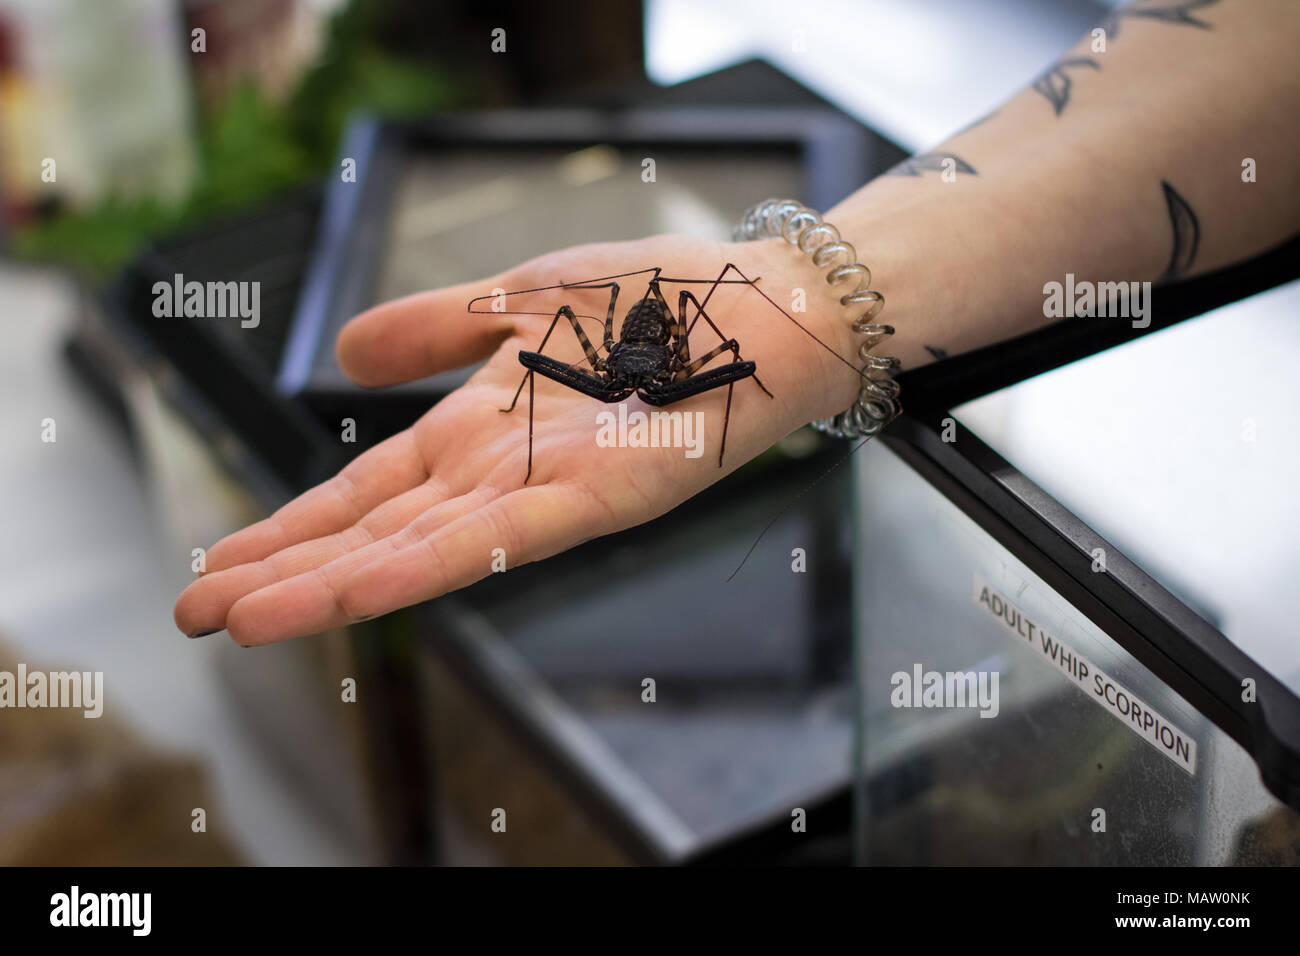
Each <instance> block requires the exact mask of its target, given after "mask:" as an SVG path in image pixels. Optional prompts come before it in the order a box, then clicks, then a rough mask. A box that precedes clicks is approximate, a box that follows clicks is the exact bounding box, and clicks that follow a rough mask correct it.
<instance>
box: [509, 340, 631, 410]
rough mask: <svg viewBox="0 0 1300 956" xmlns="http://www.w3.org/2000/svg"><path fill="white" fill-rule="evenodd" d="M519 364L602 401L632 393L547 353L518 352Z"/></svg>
mask: <svg viewBox="0 0 1300 956" xmlns="http://www.w3.org/2000/svg"><path fill="white" fill-rule="evenodd" d="M519 364H520V365H522V366H523V367H524V368H526V369H528V373H529V374H532V373H533V372H536V373H537V374H538V375H543V376H545V377H546V378H549V379H551V380H552V381H555V382H559V383H560V384H561V385H567V386H568V387H569V388H571V389H573V390H574V391H578V392H582V394H583V395H590V396H591V397H592V398H598V399H600V400H601V401H602V402H618V401H622V400H623V399H625V398H627V397H628V396H629V395H631V394H632V389H631V388H629V387H628V386H626V385H615V384H613V383H611V382H607V381H605V380H604V379H603V378H601V377H599V376H598V375H592V374H591V373H590V372H584V371H583V370H582V369H580V368H578V367H577V366H574V365H570V364H569V363H568V362H561V361H560V360H559V359H553V358H551V357H550V356H549V355H542V354H541V353H540V352H520V353H519Z"/></svg>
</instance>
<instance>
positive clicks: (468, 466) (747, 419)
mask: <svg viewBox="0 0 1300 956" xmlns="http://www.w3.org/2000/svg"><path fill="white" fill-rule="evenodd" d="M728 262H731V263H734V264H735V265H736V266H737V267H738V268H739V269H740V270H741V272H743V273H744V275H745V276H746V277H748V278H749V279H757V280H760V281H759V282H758V286H757V289H756V288H753V287H750V286H748V285H745V284H729V285H718V286H717V287H716V289H715V290H714V292H713V295H712V297H711V298H710V299H709V300H708V304H707V306H706V311H707V313H708V315H709V316H710V317H711V318H712V319H713V321H714V322H715V323H716V324H717V326H718V327H719V328H720V329H721V331H722V332H723V333H724V334H726V335H727V336H729V337H733V338H735V339H737V340H738V341H739V344H740V357H741V358H742V359H743V360H746V361H753V362H755V363H757V369H756V374H757V376H758V377H759V378H760V379H761V380H762V385H763V386H764V387H765V388H766V389H767V390H768V391H769V392H770V393H771V395H770V396H769V395H767V394H765V393H764V391H763V388H760V386H759V385H758V384H757V383H755V382H754V381H752V380H751V379H742V380H740V381H739V382H737V383H736V384H735V389H734V398H733V402H732V405H731V410H730V417H729V427H728V430H727V435H726V449H725V457H724V459H723V462H722V465H721V467H719V463H718V454H719V451H720V443H721V438H722V422H723V416H724V409H725V407H726V400H727V396H726V388H725V387H722V388H717V389H714V390H711V391H707V392H704V393H702V394H699V395H695V396H693V397H691V398H688V399H685V400H683V401H681V402H678V403H674V404H673V405H672V407H671V408H669V409H665V410H667V411H678V410H680V411H683V412H694V411H701V412H703V413H704V418H703V420H704V422H705V432H704V434H705V439H706V440H705V444H704V446H703V447H704V453H703V454H701V455H699V457H695V458H689V457H686V456H685V455H684V454H683V450H682V449H681V448H669V447H659V448H652V447H613V448H611V447H601V446H600V445H599V444H598V443H597V441H596V433H597V430H598V423H597V418H596V415H597V414H598V413H599V412H601V411H608V410H609V409H610V408H611V407H612V406H609V405H606V404H603V403H602V402H600V401H598V400H597V399H594V398H591V397H589V396H586V395H583V394H581V393H579V392H577V391H574V390H571V389H569V388H566V387H565V386H563V385H561V384H559V383H557V382H554V381H550V380H549V379H547V378H544V377H542V376H540V375H539V376H535V396H534V403H535V404H534V425H533V430H534V433H533V444H532V454H533V460H532V471H531V474H530V475H528V471H527V469H528V450H529V442H528V390H527V389H525V390H524V394H523V395H522V396H521V398H520V401H519V404H518V406H517V407H516V408H515V409H514V411H513V412H511V413H509V414H503V413H502V411H501V409H505V408H507V407H509V406H510V404H511V401H512V399H513V398H514V396H515V394H516V390H517V389H518V388H519V384H520V382H521V380H522V379H523V376H524V368H523V367H522V366H521V365H520V362H519V352H520V351H521V350H527V351H535V350H537V348H538V345H539V343H540V342H541V339H542V336H543V335H544V334H545V332H546V330H547V328H548V326H549V325H550V324H551V320H552V318H553V317H554V311H555V309H556V308H558V306H559V305H560V304H565V303H567V304H570V305H572V307H573V309H574V311H575V312H577V313H578V315H579V316H584V315H585V316H596V317H597V320H595V321H593V320H590V319H587V320H584V321H583V323H582V324H583V325H584V328H585V330H586V332H587V334H588V336H589V337H591V339H592V342H593V343H594V344H595V345H596V346H597V348H598V349H599V347H600V342H601V334H600V326H601V324H602V322H603V319H604V316H605V312H606V309H607V307H608V304H609V291H608V290H603V289H602V290H580V289H557V290H552V291H551V292H549V293H547V294H546V295H547V296H548V298H546V300H545V301H546V302H547V303H548V305H549V308H550V312H549V313H547V314H541V315H511V314H506V313H493V312H484V313H477V312H476V313H473V314H467V312H466V305H467V303H468V302H469V301H470V300H471V299H473V298H475V297H478V296H489V295H491V294H492V292H493V290H494V289H505V290H507V291H511V290H519V289H536V288H538V287H542V286H551V285H556V284H559V283H564V282H567V283H569V284H573V283H582V282H586V281H589V280H591V279H594V278H596V277H605V276H612V275H617V274H620V273H627V272H631V271H633V270H637V269H645V268H648V267H650V266H661V267H662V268H663V270H664V271H663V275H664V276H665V277H668V276H675V277H679V278H687V277H689V278H700V279H710V280H711V279H713V278H715V277H717V276H718V275H719V274H720V273H721V272H722V271H723V267H724V266H725V265H726V264H727V263H728ZM648 277H649V276H648V274H647V275H646V276H644V277H639V276H629V277H628V278H627V279H625V280H620V283H621V284H622V290H621V294H620V296H619V300H618V308H617V311H616V314H615V327H614V335H615V338H617V337H618V330H619V323H620V322H621V319H622V317H623V315H625V314H626V312H627V310H628V309H629V308H630V307H631V306H632V304H633V303H634V302H635V301H636V300H637V299H639V298H640V297H641V296H643V295H644V294H645V292H646V285H645V283H646V281H647V280H648ZM728 278H735V274H734V272H733V273H732V274H731V275H729V276H728ZM796 287H800V288H804V289H806V290H807V293H806V296H805V298H806V301H807V309H808V311H806V312H803V313H799V314H797V315H796V316H793V317H791V316H787V315H783V314H782V311H781V309H779V308H777V307H776V306H775V305H773V304H772V302H768V301H766V300H765V299H764V297H763V295H761V294H760V293H759V291H758V289H761V290H763V292H765V293H766V295H768V296H771V298H772V300H773V302H779V303H781V304H782V308H785V309H786V310H787V311H788V309H789V306H790V302H791V292H792V290H793V289H794V288H796ZM709 288H710V286H709V285H707V284H697V285H689V286H674V285H669V284H667V283H665V285H664V296H665V298H666V299H667V300H668V303H669V306H670V307H671V308H672V309H673V310H674V311H675V310H676V309H677V305H678V303H677V294H678V291H679V290H681V289H689V290H690V291H692V292H693V293H694V294H695V295H696V296H698V297H699V298H701V299H703V298H704V296H705V295H706V294H707V293H708V291H709ZM825 288H826V287H825V284H824V283H823V282H822V281H821V279H820V278H819V276H818V273H817V271H815V270H814V269H813V268H812V267H811V266H810V265H809V264H808V263H807V262H806V261H804V260H803V257H801V256H799V255H798V254H797V253H795V252H794V250H792V249H790V247H789V246H787V245H785V244H784V243H783V242H781V240H774V241H763V242H748V243H738V244H729V243H716V242H708V241H702V240H695V239H689V238H684V237H679V236H656V237H653V238H650V239H645V240H639V241H636V242H627V243H608V244H597V245H586V246H577V247H574V248H571V249H566V250H562V251H560V252H556V253H551V254H548V255H545V256H542V257H540V258H538V259H534V260H532V261H530V262H527V263H524V264H523V265H521V266H518V267H516V268H514V269H511V270H508V271H507V272H504V273H502V274H500V275H498V276H495V277H493V278H490V279H486V280H483V281H481V282H473V283H468V284H466V285H461V286H455V287H451V288H447V289H439V290H434V291H430V292H424V293H420V294H418V295H413V296H408V297H406V298H403V299H399V300H396V301H393V302H388V303H385V304H383V305H379V306H376V307H375V308H373V309H371V310H369V311H368V312H366V313H364V314H362V315H360V316H358V317H357V318H355V319H353V320H352V321H351V322H350V323H349V324H348V325H347V326H346V327H345V328H344V330H343V332H342V333H341V334H340V336H339V340H338V345H337V351H338V358H339V363H340V365H341V366H342V368H343V370H344V371H345V372H346V373H347V374H348V375H349V376H350V377H351V378H352V379H353V380H355V381H356V382H357V383H358V384H360V385H363V386H368V387H373V386H382V385H392V384H395V383H398V382H403V381H408V380H411V379H416V378H421V377H424V376H427V375H432V374H434V373H437V372H441V371H446V370H448V369H452V368H458V367H461V366H464V365H468V364H471V363H473V362H477V361H479V360H481V359H483V358H485V357H488V356H491V357H490V358H489V360H488V361H487V363H486V365H484V367H483V368H481V369H479V370H478V371H477V372H475V374H474V375H473V376H472V377H471V378H470V380H469V381H468V382H467V383H466V384H465V385H463V386H462V387H460V388H458V389H456V390H455V391H454V392H452V393H451V394H450V395H448V396H446V397H445V398H443V399H442V400H441V401H439V402H438V403H437V404H436V405H435V406H434V407H433V408H432V409H431V410H430V411H429V412H428V413H426V414H425V415H424V416H423V417H422V418H420V420H419V421H418V422H416V423H415V424H414V425H412V426H411V427H410V428H408V429H406V430H405V431H402V432H400V433H398V434H397V435H394V436H393V437H391V438H389V439H387V440H386V441H384V442H382V443H380V444H379V445H377V446H375V447H374V448H372V449H370V450H369V451H367V452H365V453H364V454H362V455H360V456H359V457H358V458H357V459H356V460H355V461H353V462H352V463H351V464H349V465H348V466H347V467H346V468H344V469H343V470H342V471H341V472H340V473H339V475H337V476H336V477H334V478H332V479H330V480H329V481H326V482H324V483H323V484H321V485H319V486H317V487H316V488H313V489H311V490H310V491H307V492H306V493H304V494H303V495H301V496H299V497H298V498H296V499H295V500H293V501H291V502H289V503H288V504H286V505H285V506H284V507H282V508H281V509H279V510H278V511H277V512H276V513H275V514H273V515H271V516H270V517H269V518H267V519H265V520H263V521H260V522H257V523H256V524H253V525H251V526H249V527H248V528H245V529H243V530H242V531H238V532H236V533H234V534H232V535H230V536H228V537H226V538H224V539H222V540H221V541H219V542H218V543H217V544H215V545H214V546H213V547H212V548H211V549H210V550H209V551H208V553H207V559H206V566H207V570H206V572H205V573H204V574H203V575H202V576H201V577H200V578H199V579H198V580H197V581H195V582H194V583H193V584H191V585H190V586H189V587H187V588H186V589H185V591H184V592H183V593H182V594H181V595H180V598H179V599H178V600H177V602H176V608H175V620H176V625H177V627H179V628H180V629H181V630H182V631H183V632H184V633H186V634H188V635H190V636H201V635H203V634H206V633H212V632H213V631H217V630H221V629H223V628H224V629H225V630H227V631H229V633H230V635H231V637H232V638H234V640H235V641H237V642H238V643H240V644H244V645H254V644H268V643H271V642H274V641H279V640H284V639H285V638H289V637H296V636H298V635H302V634H312V633H316V632H319V631H323V630H326V629H328V628H332V627H338V626H342V625H346V624H350V623H354V622H356V621H361V620H366V619H369V618H372V617H376V616H378V615H380V614H384V613H386V612H388V611H392V610H395V609H397V608H400V607H405V606H407V605H410V604H414V603H416V602H419V601H424V600H428V599H430V598H434V597H437V596H439V595H441V594H445V593H447V592H449V591H454V590H456V589H457V588H461V587H465V586H466V585H468V584H471V583H473V582H474V581H476V580H478V579H479V578H482V577H485V576H487V574H488V573H490V571H491V570H492V559H493V552H494V549H498V548H499V549H502V551H504V555H505V560H506V563H507V566H508V567H516V566H518V565H521V564H525V563H527V562H530V561H537V560H540V559H542V558H545V557H548V556H550V555H553V554H556V553H558V552H560V551H564V550H566V549H567V548H570V547H573V546H574V545H577V544H580V543H581V542H583V541H586V540H589V539H591V538H595V537H598V536H600V535H605V534H609V533H611V532H614V531H618V530H621V529H624V528H628V527H631V526H633V525H636V524H640V523H642V522H644V521H648V520H650V519H651V518H654V517H657V516H658V515H660V514H663V513H664V512H666V511H668V510H670V509H671V508H673V507H675V506H676V505H678V504H680V503H681V502H683V501H685V500H686V499H688V498H690V497H691V496H692V495H694V494H696V493H697V492H699V491H701V490H703V489H704V488H706V487H708V486H709V485H710V484H712V483H713V482H715V481H717V480H718V479H720V478H722V477H723V476H724V475H726V474H728V473H729V472H730V471H732V470H734V469H735V468H737V467H738V466H740V465H741V464H743V463H744V462H746V461H748V460H749V459H751V458H753V457H754V456H756V455H758V454H759V453H760V452H762V451H763V450H765V449H766V448H768V447H769V446H771V445H772V444H773V443H774V442H776V441H777V440H779V439H780V438H782V437H783V436H785V435H786V434H788V433H789V432H790V431H792V430H794V429H795V428H798V427H799V426H800V425H803V424H804V423H806V422H808V421H810V420H812V419H814V418H818V417H823V416H826V415H830V414H833V413H835V412H838V411H841V410H843V409H844V408H845V407H847V406H848V405H849V403H850V402H851V401H852V400H853V399H854V397H855V396H856V394H857V388H858V377H857V374H856V372H855V371H854V370H853V368H852V366H851V365H849V364H848V362H847V361H846V359H847V358H848V357H851V356H853V354H854V353H853V349H854V343H853V341H852V332H851V330H850V327H849V325H848V323H847V322H846V321H845V320H844V317H843V312H842V310H841V308H840V307H839V305H838V302H837V301H836V297H835V295H834V294H831V293H830V292H829V291H824V290H825ZM533 301H534V302H535V301H536V300H533ZM506 302H507V305H506V308H507V309H516V308H518V309H532V308H534V306H533V305H531V304H524V303H523V301H522V300H520V304H518V305H517V304H516V301H515V300H513V299H510V298H507V300H506ZM490 307H491V305H490V301H489V302H488V303H486V304H480V305H478V306H476V308H483V309H489V308H490ZM687 312H688V318H693V317H694V315H695V310H694V309H693V308H692V307H688V310H687ZM796 319H797V323H796ZM801 326H802V327H801ZM810 333H811V335H815V336H817V338H818V339H819V340H820V343H821V344H819V342H817V341H814V340H813V338H812V337H811V335H810ZM719 342H720V339H719V338H718V336H717V335H716V334H715V333H714V332H713V331H712V330H711V329H708V328H707V327H706V325H705V323H703V322H701V323H699V324H698V325H697V326H696V327H695V329H694V331H693V332H692V333H691V336H690V346H691V354H692V355H693V356H695V357H699V356H702V355H704V354H706V353H707V352H708V351H709V350H710V349H712V348H713V347H714V346H716V345H717V344H719ZM832 353H835V354H832ZM545 354H547V355H550V356H553V357H555V358H558V359H560V360H562V361H565V362H570V363H574V364H575V365H578V366H579V367H586V368H588V370H589V366H586V365H585V360H584V357H583V351H582V349H581V347H580V346H579V343H578V340H577V337H576V336H575V334H574V332H573V330H572V328H571V327H570V326H569V325H568V324H567V322H565V320H563V319H561V320H560V322H559V323H558V324H557V325H556V328H555V331H554V333H552V335H551V337H550V340H549V341H548V343H547V347H546V349H545ZM839 356H842V357H845V358H840V357H839ZM732 360H733V359H732V356H731V354H730V353H723V354H722V355H720V356H718V357H717V358H716V359H715V360H713V361H712V362H710V363H709V364H708V365H707V366H706V369H707V368H714V367H715V366H719V365H722V364H724V363H726V362H729V361H732ZM626 401H627V403H628V405H629V407H630V408H632V409H648V406H646V405H645V404H644V403H643V402H642V401H641V400H640V399H639V398H637V397H636V396H635V395H634V396H632V397H630V398H628V399H627V400H626ZM526 475H528V481H527V483H526V484H525V476H526ZM498 553H499V552H498Z"/></svg>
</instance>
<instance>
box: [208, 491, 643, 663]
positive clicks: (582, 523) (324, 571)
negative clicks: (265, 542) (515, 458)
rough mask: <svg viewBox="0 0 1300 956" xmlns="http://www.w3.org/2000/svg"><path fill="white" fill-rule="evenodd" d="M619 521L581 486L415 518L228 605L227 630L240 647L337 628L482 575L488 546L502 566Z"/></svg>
mask: <svg viewBox="0 0 1300 956" xmlns="http://www.w3.org/2000/svg"><path fill="white" fill-rule="evenodd" d="M480 491H481V489H480ZM466 497H467V498H468V497H470V496H466ZM436 510H437V509H435V511H436ZM444 517H445V515H444ZM617 524H618V522H617V520H616V518H615V515H614V512H612V511H611V510H610V508H609V507H608V506H607V505H605V504H604V503H603V502H601V501H600V500H599V499H598V498H596V497H595V496H594V495H593V494H592V493H591V492H590V491H589V490H588V489H587V488H586V487H585V486H582V485H577V484H571V483H563V484H550V485H543V486H538V487H530V488H521V489H519V490H518V491H513V492H510V493H508V494H505V495H502V496H500V497H495V498H493V499H492V500H490V501H488V502H487V503H486V504H481V505H480V506H479V507H475V508H473V509H471V510H469V511H468V512H467V513H465V514H463V515H461V516H459V517H456V518H455V519H454V520H452V521H450V522H444V521H439V520H437V518H436V517H435V516H432V515H427V516H421V518H420V519H418V520H417V521H416V522H413V523H412V525H411V526H409V527H408V528H407V529H406V530H404V531H402V532H400V533H399V534H396V535H393V536H391V537H389V538H387V539H385V540H384V541H382V542H376V543H375V545H373V546H370V547H368V548H365V549H362V551H358V552H354V553H352V554H349V555H345V556H344V557H342V558H340V559H337V560H335V561H331V562H330V563H329V564H326V565H323V566H321V567H320V568H317V569H315V570H314V571H310V572H308V573H305V574H300V575H297V576H296V577H293V578H290V579H288V580H285V581H280V582H277V583H275V584H272V585H270V586H269V587H264V588H261V589H260V590H257V591H254V592H253V593H251V594H249V595H247V596H246V597H244V598H242V599H240V600H239V601H237V602H236V603H235V605H234V606H233V607H232V608H231V609H230V613H229V615H227V618H226V629H227V630H228V631H229V632H230V635H231V637H233V638H234V639H235V640H236V641H238V642H239V643H241V644H267V643H270V642H272V641H278V640H283V639H285V638H289V637H297V636H299V635H302V634H311V633H316V632H318V631H323V630H327V629H329V628H332V627H341V626H343V625H346V624H351V623H353V622H355V621H358V620H364V619H367V618H371V617H374V616H376V615H379V614H383V613H386V612H388V611H392V610H395V609H397V608H399V607H405V606H407V605H409V604H414V603H416V602H419V601H425V600H429V599H430V598H434V597H437V596H439V595H441V594H445V593H447V592H448V591H452V590H455V589H456V588H461V587H464V586H466V585H468V584H471V583H473V582H474V581H477V580H478V579H480V578H483V577H486V576H487V575H488V574H489V573H490V572H491V571H492V562H493V552H494V549H497V548H500V549H502V552H503V553H504V559H505V562H506V566H507V568H509V567H514V566H518V565H520V564H526V563H528V562H530V561H536V560H539V559H541V558H544V557H548V556H550V555H552V554H555V553H557V552H559V551H562V550H564V549H565V548H567V547H570V546H572V545H573V544H575V543H577V542H578V541H579V540H585V539H587V538H591V537H595V536H597V535H600V534H606V533H608V532H610V531H613V530H615V529H616V527H617Z"/></svg>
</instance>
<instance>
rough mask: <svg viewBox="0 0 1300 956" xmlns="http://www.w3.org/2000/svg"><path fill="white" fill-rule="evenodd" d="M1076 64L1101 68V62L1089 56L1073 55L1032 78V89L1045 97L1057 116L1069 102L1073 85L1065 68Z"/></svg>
mask: <svg viewBox="0 0 1300 956" xmlns="http://www.w3.org/2000/svg"><path fill="white" fill-rule="evenodd" d="M1078 66H1088V67H1092V69H1094V70H1100V69H1101V64H1100V63H1098V62H1097V61H1096V60H1094V59H1093V58H1092V57H1090V56H1073V57H1069V58H1068V59H1065V60H1061V61H1060V62H1059V63H1057V64H1056V65H1054V66H1053V67H1052V68H1051V69H1050V70H1048V71H1047V72H1046V73H1044V74H1043V75H1042V76H1040V77H1039V78H1038V79H1036V80H1034V91H1035V92H1038V93H1041V94H1043V96H1045V97H1047V101H1048V102H1049V103H1051V104H1052V109H1054V110H1056V115H1057V116H1060V115H1061V112H1062V111H1063V110H1064V109H1065V104H1066V103H1068V102H1070V90H1071V89H1072V88H1073V86H1074V83H1073V81H1071V79H1070V74H1069V73H1067V72H1066V70H1067V69H1069V68H1072V67H1078Z"/></svg>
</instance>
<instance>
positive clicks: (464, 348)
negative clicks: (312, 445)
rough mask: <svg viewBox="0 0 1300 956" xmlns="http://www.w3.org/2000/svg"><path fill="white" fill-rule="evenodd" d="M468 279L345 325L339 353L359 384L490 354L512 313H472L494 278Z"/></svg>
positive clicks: (509, 328)
mask: <svg viewBox="0 0 1300 956" xmlns="http://www.w3.org/2000/svg"><path fill="white" fill-rule="evenodd" d="M493 281H494V280H487V281H486V282H475V283H468V284H465V285H458V286H451V287H449V288H446V289H435V290H433V291H430V292H420V293H417V294H415V295H408V296H406V297H405V298H401V299H394V300H393V301H391V302H385V303H383V304H382V305H377V306H375V307H374V308H373V309H370V310H368V311H366V312H363V313H362V314H361V315H359V316H357V317H356V318H355V319H353V320H352V321H351V322H349V323H348V324H347V325H345V326H344V327H343V331H342V332H340V333H339V338H338V342H337V344H336V347H335V353H336V355H337V357H338V361H339V366H340V367H341V368H342V369H343V371H344V372H345V373H347V375H348V377H349V378H351V379H352V380H353V381H354V382H356V383H357V384H358V385H364V386H367V387H374V386H379V385H393V384H396V383H398V382H407V381H410V380H412V379H416V378H423V377H424V376H426V375H433V374H435V373H437V372H445V371H447V370H449V369H454V368H461V367H462V366H465V365H470V364H472V363H474V362H477V361H479V360H480V359H484V358H487V357H488V356H489V355H491V354H492V353H493V352H494V351H495V350H496V348H497V346H499V345H500V344H501V343H502V342H503V341H505V339H506V338H508V337H509V336H510V334H511V332H513V330H514V323H513V320H512V319H511V317H510V316H507V315H503V314H498V313H494V312H491V311H486V312H482V313H480V312H468V311H467V310H466V306H467V305H468V303H469V301H470V299H472V298H474V297H475V296H478V295H486V294H489V293H491V291H492V282H493Z"/></svg>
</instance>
